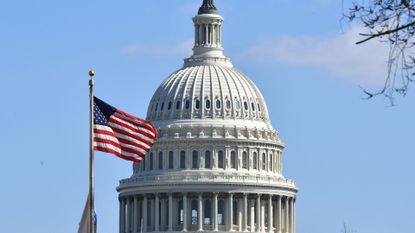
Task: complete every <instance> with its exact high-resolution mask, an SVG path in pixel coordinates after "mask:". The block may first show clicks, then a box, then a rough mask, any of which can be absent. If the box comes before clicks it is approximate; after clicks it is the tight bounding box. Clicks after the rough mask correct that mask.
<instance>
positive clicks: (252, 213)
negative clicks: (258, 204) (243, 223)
mask: <svg viewBox="0 0 415 233" xmlns="http://www.w3.org/2000/svg"><path fill="white" fill-rule="evenodd" d="M249 206H250V207H249V208H250V210H249V211H250V213H251V218H250V221H251V228H250V231H251V232H255V201H254V200H250V201H249Z"/></svg>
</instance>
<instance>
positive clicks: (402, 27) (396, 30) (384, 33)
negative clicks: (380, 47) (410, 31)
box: [356, 21, 415, 44]
mask: <svg viewBox="0 0 415 233" xmlns="http://www.w3.org/2000/svg"><path fill="white" fill-rule="evenodd" d="M414 25H415V21H414V22H412V23H409V24H406V25H403V26H401V27H398V28H396V29H393V30H388V31H384V32H379V33H376V34H364V33H360V34H359V35H361V36H369V37H368V38H366V39H364V40H361V41H358V42H356V44H362V43H364V42H366V41H369V40H371V39H373V38H376V37H380V36H384V35H387V34H391V33H395V32H398V31H400V30H402V29H405V28H407V27H410V26H414Z"/></svg>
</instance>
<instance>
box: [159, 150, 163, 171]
mask: <svg viewBox="0 0 415 233" xmlns="http://www.w3.org/2000/svg"><path fill="white" fill-rule="evenodd" d="M159 169H160V170H161V169H163V152H160V153H159Z"/></svg>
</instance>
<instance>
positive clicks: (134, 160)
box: [94, 146, 142, 163]
mask: <svg viewBox="0 0 415 233" xmlns="http://www.w3.org/2000/svg"><path fill="white" fill-rule="evenodd" d="M94 150H97V151H101V152H106V153H111V154H114V155H116V156H117V157H120V158H122V159H125V160H129V161H133V162H136V163H138V162H141V161H142V160H141V159H139V158H136V157H129V156H125V155H122V154H120V153H119V152H117V151H116V150H113V149H110V148H106V147H100V146H94Z"/></svg>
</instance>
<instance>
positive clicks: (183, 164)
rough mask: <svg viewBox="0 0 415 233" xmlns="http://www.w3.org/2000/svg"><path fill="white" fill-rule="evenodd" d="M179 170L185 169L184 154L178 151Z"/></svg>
mask: <svg viewBox="0 0 415 233" xmlns="http://www.w3.org/2000/svg"><path fill="white" fill-rule="evenodd" d="M180 168H181V169H185V168H186V152H185V151H180Z"/></svg>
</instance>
